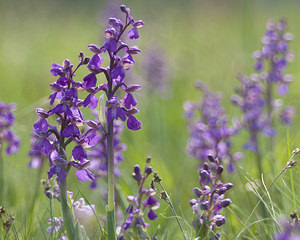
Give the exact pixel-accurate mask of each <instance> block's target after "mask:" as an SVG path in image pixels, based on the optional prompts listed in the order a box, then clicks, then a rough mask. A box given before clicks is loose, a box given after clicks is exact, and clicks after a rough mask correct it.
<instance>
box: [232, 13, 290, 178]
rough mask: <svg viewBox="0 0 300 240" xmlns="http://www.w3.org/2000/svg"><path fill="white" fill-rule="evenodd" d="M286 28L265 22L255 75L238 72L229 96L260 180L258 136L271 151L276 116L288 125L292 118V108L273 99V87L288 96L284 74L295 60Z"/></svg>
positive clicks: (286, 77) (287, 85)
mask: <svg viewBox="0 0 300 240" xmlns="http://www.w3.org/2000/svg"><path fill="white" fill-rule="evenodd" d="M286 28H287V22H286V20H285V19H281V20H280V21H279V22H278V23H275V22H274V21H273V20H269V21H268V22H267V29H266V31H265V34H264V37H263V38H262V40H261V43H262V47H261V49H260V50H259V51H256V52H254V53H253V57H254V59H255V64H254V69H255V71H256V72H257V73H255V74H251V75H250V76H244V75H243V74H240V73H239V74H238V75H237V78H238V80H239V81H240V83H241V86H240V87H239V88H237V89H236V94H235V95H233V96H232V102H233V103H234V104H235V105H237V106H238V107H239V108H240V109H241V112H242V114H243V115H242V118H241V120H240V127H241V128H242V129H245V130H246V131H247V132H248V134H249V140H248V142H247V143H246V144H244V148H245V149H246V150H250V151H252V152H254V153H255V155H256V159H257V165H258V168H259V178H260V177H261V174H262V173H263V167H262V163H261V162H262V158H261V155H262V152H261V149H260V147H259V145H260V143H259V139H260V135H261V134H262V135H263V136H265V137H268V138H270V139H269V140H268V144H269V151H270V152H273V146H274V137H275V136H276V129H275V127H274V123H275V118H276V117H279V119H280V121H281V123H283V124H285V125H290V124H291V120H292V118H293V116H294V115H295V110H294V108H293V107H290V106H289V107H283V104H282V100H281V99H275V96H276V93H275V88H277V93H278V96H279V97H281V96H283V95H286V94H287V93H288V91H289V84H290V83H291V82H292V76H291V75H289V74H285V73H284V72H285V70H286V68H287V66H288V62H290V61H292V60H293V58H294V57H293V54H292V52H291V51H290V50H289V43H290V41H291V40H292V39H293V36H292V34H290V33H287V32H286ZM278 115H279V116H278Z"/></svg>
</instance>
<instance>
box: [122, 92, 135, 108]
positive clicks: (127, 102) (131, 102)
mask: <svg viewBox="0 0 300 240" xmlns="http://www.w3.org/2000/svg"><path fill="white" fill-rule="evenodd" d="M136 104H137V102H136V100H135V99H134V97H133V96H132V94H130V93H127V94H126V95H125V97H124V106H125V107H126V108H127V109H130V108H131V106H132V107H134V106H136Z"/></svg>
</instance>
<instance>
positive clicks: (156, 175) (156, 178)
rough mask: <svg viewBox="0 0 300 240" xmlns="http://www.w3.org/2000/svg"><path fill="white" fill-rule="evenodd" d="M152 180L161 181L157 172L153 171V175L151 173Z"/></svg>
mask: <svg viewBox="0 0 300 240" xmlns="http://www.w3.org/2000/svg"><path fill="white" fill-rule="evenodd" d="M153 181H154V182H158V183H160V182H161V178H160V176H159V175H158V174H157V172H154V175H153Z"/></svg>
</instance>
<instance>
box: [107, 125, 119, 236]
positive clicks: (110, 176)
mask: <svg viewBox="0 0 300 240" xmlns="http://www.w3.org/2000/svg"><path fill="white" fill-rule="evenodd" d="M113 132H114V131H113V121H111V122H110V123H109V124H108V135H107V153H108V154H107V155H108V171H107V182H108V201H107V209H106V211H107V214H106V220H107V222H106V224H107V236H108V239H109V240H115V239H117V238H116V223H115V192H114V190H115V179H114V145H113V144H114V142H113V140H114V139H113Z"/></svg>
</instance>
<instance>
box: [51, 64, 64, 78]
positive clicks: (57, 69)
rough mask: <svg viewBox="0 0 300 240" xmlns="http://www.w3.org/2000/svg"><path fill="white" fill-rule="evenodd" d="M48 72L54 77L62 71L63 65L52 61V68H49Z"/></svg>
mask: <svg viewBox="0 0 300 240" xmlns="http://www.w3.org/2000/svg"><path fill="white" fill-rule="evenodd" d="M50 72H51V74H52V75H53V76H54V77H56V76H57V75H60V74H62V73H63V67H62V66H60V65H58V64H56V63H52V68H51V70H50Z"/></svg>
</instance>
